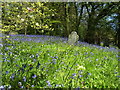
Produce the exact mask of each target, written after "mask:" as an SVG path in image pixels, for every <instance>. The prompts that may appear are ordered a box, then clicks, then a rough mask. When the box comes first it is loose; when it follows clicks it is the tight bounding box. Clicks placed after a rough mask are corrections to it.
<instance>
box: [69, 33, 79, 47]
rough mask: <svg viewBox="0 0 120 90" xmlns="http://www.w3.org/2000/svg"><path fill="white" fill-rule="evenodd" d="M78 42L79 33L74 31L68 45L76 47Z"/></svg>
mask: <svg viewBox="0 0 120 90" xmlns="http://www.w3.org/2000/svg"><path fill="white" fill-rule="evenodd" d="M78 40H79V36H78V35H77V32H76V31H72V32H71V34H70V35H69V37H68V44H70V45H74V44H75V43H77V41H78Z"/></svg>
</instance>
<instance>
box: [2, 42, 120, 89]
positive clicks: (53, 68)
mask: <svg viewBox="0 0 120 90" xmlns="http://www.w3.org/2000/svg"><path fill="white" fill-rule="evenodd" d="M9 43H11V44H13V45H5V46H3V48H2V53H3V54H4V55H3V61H4V62H2V70H3V72H2V73H3V74H2V80H3V85H8V86H9V85H11V87H12V88H45V87H46V88H47V87H49V88H58V87H61V88H63V87H66V88H68V87H72V88H78V87H80V88H118V85H119V84H120V79H119V73H118V59H117V54H118V52H115V51H109V50H107V49H98V48H95V47H89V46H83V45H81V46H70V45H68V44H65V43H64V44H63V43H52V44H48V43H44V44H42V43H35V42H27V41H26V42H18V41H14V43H12V42H11V41H10V42H9ZM6 60H8V61H6ZM39 64H40V65H39ZM13 74H14V75H13ZM10 77H12V78H10ZM24 77H25V78H26V81H24V80H25V79H24ZM33 85H34V87H32V86H33Z"/></svg>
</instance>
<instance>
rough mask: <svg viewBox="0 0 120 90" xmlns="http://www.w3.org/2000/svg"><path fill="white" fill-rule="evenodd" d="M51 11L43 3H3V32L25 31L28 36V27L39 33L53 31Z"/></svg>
mask: <svg viewBox="0 0 120 90" xmlns="http://www.w3.org/2000/svg"><path fill="white" fill-rule="evenodd" d="M50 16H51V10H49V8H47V7H46V6H44V3H42V2H19V3H18V2H11V3H3V14H2V17H3V18H2V19H3V22H2V23H3V28H2V31H7V32H9V31H11V30H12V31H18V30H24V34H25V35H26V34H27V29H28V27H31V28H33V29H34V30H35V33H36V30H37V31H38V32H40V31H42V32H44V31H45V30H52V28H50V26H51V24H50Z"/></svg>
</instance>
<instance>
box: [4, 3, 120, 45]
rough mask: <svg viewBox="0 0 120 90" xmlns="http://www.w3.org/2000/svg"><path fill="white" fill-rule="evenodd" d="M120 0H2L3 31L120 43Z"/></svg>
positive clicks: (98, 42) (94, 42) (107, 43)
mask: <svg viewBox="0 0 120 90" xmlns="http://www.w3.org/2000/svg"><path fill="white" fill-rule="evenodd" d="M119 8H120V3H118V2H116V3H115V2H107V3H106V2H104V3H102V2H44V3H43V2H10V3H5V2H4V3H3V4H2V12H3V13H2V32H3V33H5V34H9V33H11V32H13V31H14V32H17V33H18V34H25V35H26V34H35V35H36V34H38V35H41V34H44V35H54V36H63V37H68V35H69V34H70V33H71V31H76V32H77V33H78V34H79V36H80V40H81V41H86V42H88V43H91V44H98V45H100V43H101V42H104V45H105V46H108V45H109V44H111V43H112V44H114V45H117V46H118V47H120V46H119V45H120V43H119V42H120V40H118V38H120V23H119V22H120V21H119V20H120V11H119V10H120V9H119Z"/></svg>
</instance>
